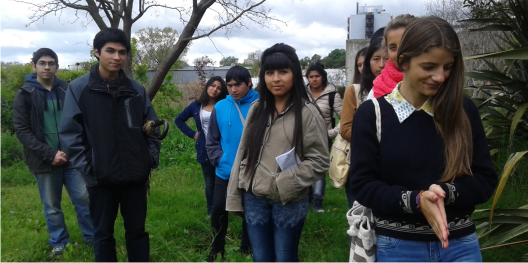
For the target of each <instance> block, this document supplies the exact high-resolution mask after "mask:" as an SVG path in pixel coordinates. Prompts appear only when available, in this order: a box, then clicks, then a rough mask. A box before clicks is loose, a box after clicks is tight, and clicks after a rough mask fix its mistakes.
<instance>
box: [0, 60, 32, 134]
mask: <svg viewBox="0 0 528 263" xmlns="http://www.w3.org/2000/svg"><path fill="white" fill-rule="evenodd" d="M31 73H33V69H32V68H31V64H29V63H28V64H25V65H21V64H11V65H7V66H4V65H3V67H2V73H1V78H2V98H1V101H2V106H1V107H2V108H1V113H2V132H9V131H10V132H14V130H15V129H14V128H13V100H14V99H15V95H16V93H17V91H18V89H19V88H20V86H22V85H23V84H24V78H25V77H26V76H27V75H28V74H31Z"/></svg>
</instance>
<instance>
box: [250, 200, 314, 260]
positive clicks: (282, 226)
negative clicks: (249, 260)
mask: <svg viewBox="0 0 528 263" xmlns="http://www.w3.org/2000/svg"><path fill="white" fill-rule="evenodd" d="M243 198H244V211H245V213H246V221H247V228H248V234H249V240H250V241H251V247H252V248H253V261H255V262H273V261H277V262H295V261H299V253H298V252H299V241H300V239H301V232H302V229H303V226H304V222H305V220H306V215H307V214H308V198H307V197H306V198H304V199H302V200H300V201H297V202H293V203H287V204H286V205H282V204H281V203H280V202H275V201H271V200H269V199H266V198H265V197H260V196H255V195H254V194H253V193H250V192H246V193H244V197H243Z"/></svg>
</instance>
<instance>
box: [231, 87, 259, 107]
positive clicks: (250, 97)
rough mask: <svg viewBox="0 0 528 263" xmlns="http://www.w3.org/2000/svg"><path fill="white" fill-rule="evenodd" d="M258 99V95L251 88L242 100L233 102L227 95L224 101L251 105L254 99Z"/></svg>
mask: <svg viewBox="0 0 528 263" xmlns="http://www.w3.org/2000/svg"><path fill="white" fill-rule="evenodd" d="M258 97H259V93H258V92H256V91H255V90H254V89H253V88H250V90H249V92H248V94H246V96H244V97H243V98H241V99H239V100H234V99H233V97H231V95H227V96H226V99H227V100H228V101H230V102H232V103H234V102H238V104H244V103H248V102H249V103H251V102H253V101H254V100H255V99H258Z"/></svg>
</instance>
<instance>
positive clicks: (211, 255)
mask: <svg viewBox="0 0 528 263" xmlns="http://www.w3.org/2000/svg"><path fill="white" fill-rule="evenodd" d="M218 254H220V255H222V259H221V260H220V261H221V262H224V261H225V250H224V249H222V250H220V251H215V250H213V249H211V251H209V255H208V256H207V257H206V258H205V261H207V262H214V261H215V260H216V258H217V257H218Z"/></svg>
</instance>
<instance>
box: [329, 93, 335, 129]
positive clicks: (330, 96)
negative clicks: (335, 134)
mask: <svg viewBox="0 0 528 263" xmlns="http://www.w3.org/2000/svg"><path fill="white" fill-rule="evenodd" d="M335 94H336V93H335V92H330V93H329V94H328V106H330V120H331V121H332V125H331V126H332V128H334V127H335V118H334V101H335Z"/></svg>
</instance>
